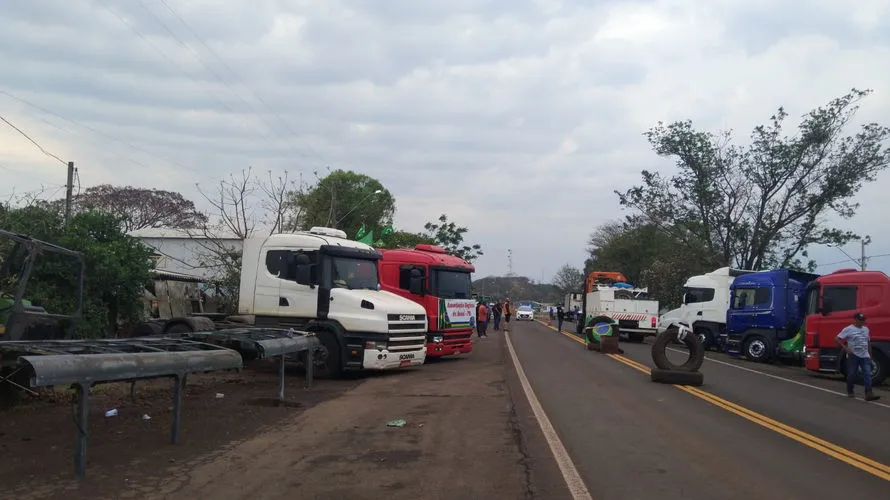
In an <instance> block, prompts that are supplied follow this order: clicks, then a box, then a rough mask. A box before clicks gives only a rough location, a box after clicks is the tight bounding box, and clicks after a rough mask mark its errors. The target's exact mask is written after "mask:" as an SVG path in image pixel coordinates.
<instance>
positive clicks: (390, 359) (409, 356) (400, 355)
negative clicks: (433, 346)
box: [362, 349, 426, 370]
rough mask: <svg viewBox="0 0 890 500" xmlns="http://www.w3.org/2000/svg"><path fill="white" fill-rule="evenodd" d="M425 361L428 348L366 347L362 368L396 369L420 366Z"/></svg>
mask: <svg viewBox="0 0 890 500" xmlns="http://www.w3.org/2000/svg"><path fill="white" fill-rule="evenodd" d="M424 361H426V349H417V350H410V351H390V350H388V349H365V350H364V353H363V356H362V368H363V369H365V370H395V369H398V368H408V367H412V366H420V365H422V364H423V363H424Z"/></svg>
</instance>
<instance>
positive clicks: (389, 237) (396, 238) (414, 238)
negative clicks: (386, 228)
mask: <svg viewBox="0 0 890 500" xmlns="http://www.w3.org/2000/svg"><path fill="white" fill-rule="evenodd" d="M380 239H381V241H382V242H383V245H382V246H381V247H380V248H414V247H415V246H416V245H420V244H426V245H435V244H436V240H434V239H433V238H431V237H429V236H427V235H425V234H420V233H411V232H408V231H393V232H391V233H389V234H385V235H383V236H382V237H381V238H380Z"/></svg>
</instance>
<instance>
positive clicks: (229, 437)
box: [0, 363, 361, 499]
mask: <svg viewBox="0 0 890 500" xmlns="http://www.w3.org/2000/svg"><path fill="white" fill-rule="evenodd" d="M277 375H278V374H277V367H276V366H275V365H274V364H272V363H259V364H256V365H254V366H251V367H250V368H248V369H245V370H242V371H241V372H240V373H238V372H215V373H208V374H196V375H190V376H189V377H188V380H187V385H186V388H185V392H184V394H183V399H182V418H181V429H180V444H178V445H171V444H170V427H171V422H172V409H173V406H172V400H173V391H172V384H173V382H172V380H160V379H159V380H150V381H144V382H139V383H138V384H137V386H136V397H135V399H131V397H130V385H129V384H107V385H100V386H96V387H94V388H93V394H92V396H91V397H90V426H89V433H90V437H89V441H88V445H87V470H86V473H87V477H86V480H85V481H84V483H83V484H77V482H76V481H75V480H74V441H75V437H76V434H75V431H76V426H75V425H76V424H75V423H74V411H75V409H76V407H75V405H74V403H73V401H74V400H73V393H72V392H71V391H68V390H59V391H57V392H54V393H43V394H42V396H41V398H40V400H31V401H25V402H24V403H21V404H19V405H17V406H15V407H13V408H11V409H5V410H2V411H0V460H2V464H3V465H2V467H0V484H2V485H3V490H2V491H0V498H17V499H31V498H35V499H36V498H50V497H54V496H57V495H59V494H60V493H61V492H64V495H65V496H66V497H68V498H119V492H121V491H125V490H127V489H130V488H131V487H132V485H134V484H139V485H148V484H154V483H152V481H153V480H154V478H157V480H159V481H163V474H161V473H162V472H164V471H166V470H167V469H179V468H181V467H183V466H185V464H187V463H189V462H190V461H191V460H193V459H194V457H195V456H200V455H202V454H205V453H209V452H211V451H214V450H218V449H220V448H221V447H225V446H227V445H228V444H229V443H232V442H237V441H239V440H243V439H246V438H249V437H251V436H255V435H256V434H257V433H258V432H262V431H263V429H265V428H269V427H270V426H274V425H275V424H276V423H278V422H280V421H282V420H283V419H286V418H288V417H293V416H294V415H297V414H299V413H302V412H303V411H305V410H306V409H308V408H311V407H312V406H314V405H316V404H318V403H319V402H321V401H324V400H327V399H330V398H332V397H336V396H337V395H339V394H342V393H343V392H344V391H346V390H349V389H351V388H353V387H356V386H358V385H360V384H361V380H346V381H326V380H316V381H315V385H314V387H313V389H312V390H305V389H304V387H305V380H304V379H303V377H302V376H301V375H298V374H296V372H293V373H289V376H288V377H287V379H286V382H285V383H286V385H285V398H286V403H285V405H283V406H279V405H277V404H276V403H277V395H278V376H277ZM218 394H222V397H221V398H220V397H217V395H218ZM110 409H117V410H118V414H117V416H114V417H109V418H106V417H105V412H106V411H107V410H110ZM143 415H148V416H149V417H150V420H148V421H145V420H143Z"/></svg>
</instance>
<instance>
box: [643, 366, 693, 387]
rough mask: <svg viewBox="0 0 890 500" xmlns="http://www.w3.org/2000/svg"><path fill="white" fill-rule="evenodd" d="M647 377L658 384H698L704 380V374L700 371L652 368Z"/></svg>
mask: <svg viewBox="0 0 890 500" xmlns="http://www.w3.org/2000/svg"><path fill="white" fill-rule="evenodd" d="M649 378H651V379H652V381H653V382H657V383H659V384H671V385H693V386H696V387H698V386H700V385H702V384H703V383H704V382H705V376H704V374H703V373H702V372H683V371H677V370H661V369H658V368H655V369H653V370H652V371H651V372H650V373H649Z"/></svg>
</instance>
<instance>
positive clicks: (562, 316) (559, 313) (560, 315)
mask: <svg viewBox="0 0 890 500" xmlns="http://www.w3.org/2000/svg"><path fill="white" fill-rule="evenodd" d="M565 320H566V312H565V311H563V309H562V306H556V331H558V332H562V322H563V321H565Z"/></svg>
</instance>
